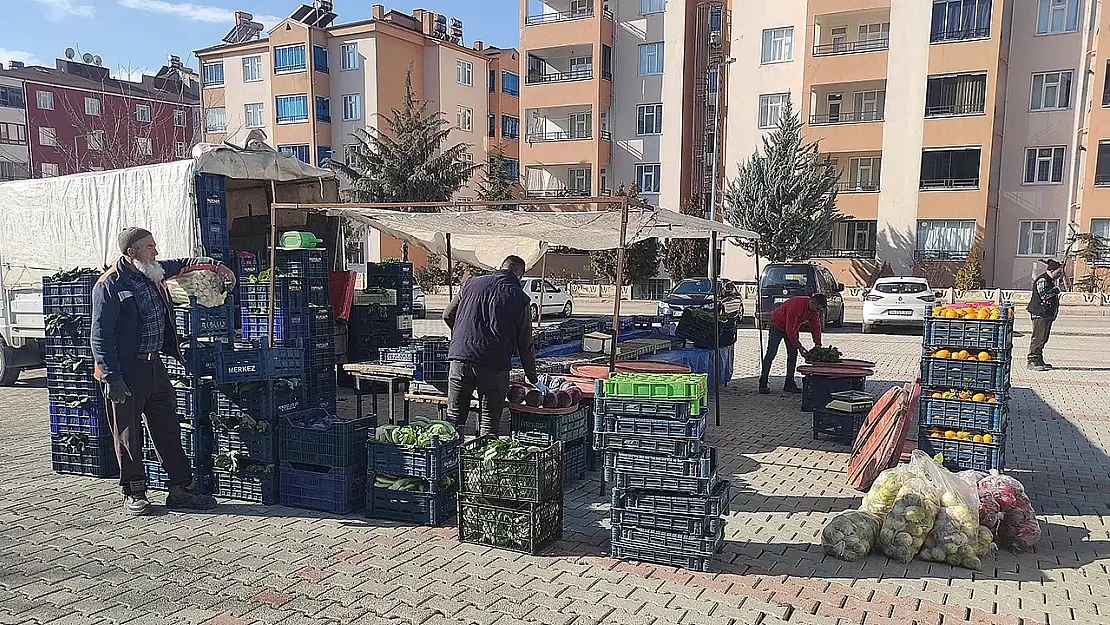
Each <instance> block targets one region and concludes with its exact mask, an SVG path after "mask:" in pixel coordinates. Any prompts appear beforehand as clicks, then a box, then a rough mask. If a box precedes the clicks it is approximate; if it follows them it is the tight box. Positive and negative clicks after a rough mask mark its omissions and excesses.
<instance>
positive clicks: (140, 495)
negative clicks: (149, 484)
mask: <svg viewBox="0 0 1110 625" xmlns="http://www.w3.org/2000/svg"><path fill="white" fill-rule="evenodd" d="M123 509H124V510H125V511H126V512H127V514H129V515H131V516H146V515H148V514H150V500H148V499H147V498H146V491H139V492H136V493H132V494H124V496H123Z"/></svg>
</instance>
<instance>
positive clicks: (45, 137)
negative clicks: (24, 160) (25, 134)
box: [39, 126, 58, 147]
mask: <svg viewBox="0 0 1110 625" xmlns="http://www.w3.org/2000/svg"><path fill="white" fill-rule="evenodd" d="M39 145H45V146H47V147H57V145H58V133H57V131H55V130H54V129H53V128H47V127H46V126H40V127H39Z"/></svg>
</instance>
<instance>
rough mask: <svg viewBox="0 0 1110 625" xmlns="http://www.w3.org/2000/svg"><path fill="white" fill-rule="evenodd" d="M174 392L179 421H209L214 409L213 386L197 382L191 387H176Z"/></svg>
mask: <svg viewBox="0 0 1110 625" xmlns="http://www.w3.org/2000/svg"><path fill="white" fill-rule="evenodd" d="M173 392H174V396H175V398H176V400H177V420H178V421H180V422H182V423H184V422H186V421H196V420H198V419H205V420H207V419H208V413H209V412H210V411H211V407H212V387H211V385H209V384H208V383H204V382H200V381H199V380H197V381H195V382H194V384H193V385H191V386H184V387H183V386H174V388H173Z"/></svg>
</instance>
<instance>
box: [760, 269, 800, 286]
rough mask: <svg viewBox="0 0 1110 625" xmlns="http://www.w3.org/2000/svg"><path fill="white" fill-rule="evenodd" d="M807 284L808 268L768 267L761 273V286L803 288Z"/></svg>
mask: <svg viewBox="0 0 1110 625" xmlns="http://www.w3.org/2000/svg"><path fill="white" fill-rule="evenodd" d="M808 283H809V268H808V267H799V266H793V267H791V266H782V267H768V268H767V270H766V271H764V272H763V280H762V284H763V286H771V287H775V286H780V287H781V286H792V287H804V286H806V285H807V284H808Z"/></svg>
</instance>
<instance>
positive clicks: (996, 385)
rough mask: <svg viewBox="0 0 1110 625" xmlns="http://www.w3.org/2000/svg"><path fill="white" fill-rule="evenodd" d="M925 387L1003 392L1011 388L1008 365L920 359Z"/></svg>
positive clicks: (943, 359)
mask: <svg viewBox="0 0 1110 625" xmlns="http://www.w3.org/2000/svg"><path fill="white" fill-rule="evenodd" d="M921 383H922V384H923V385H925V386H933V387H941V388H958V389H967V390H977V391H990V392H992V393H1005V392H1006V391H1007V390H1009V388H1010V363H1009V362H1002V361H998V360H988V361H980V360H954V359H949V358H932V357H928V356H926V357H923V358H922V359H921Z"/></svg>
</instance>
